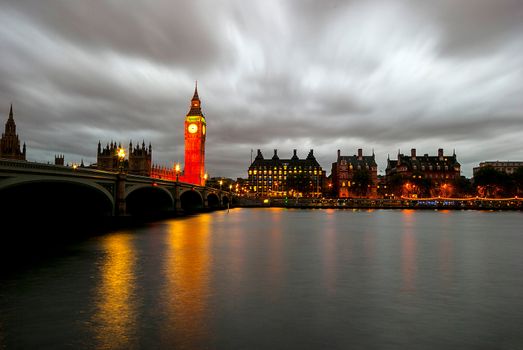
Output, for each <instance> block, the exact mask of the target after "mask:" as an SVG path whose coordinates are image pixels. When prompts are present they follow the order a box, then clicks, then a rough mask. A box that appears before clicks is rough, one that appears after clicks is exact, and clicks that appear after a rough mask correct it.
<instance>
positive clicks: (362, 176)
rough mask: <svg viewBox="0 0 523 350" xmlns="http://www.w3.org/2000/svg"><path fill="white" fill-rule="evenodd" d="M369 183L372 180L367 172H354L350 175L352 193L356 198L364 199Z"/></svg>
mask: <svg viewBox="0 0 523 350" xmlns="http://www.w3.org/2000/svg"><path fill="white" fill-rule="evenodd" d="M371 183H372V178H371V176H370V173H369V172H368V171H367V170H356V171H355V172H354V174H353V175H352V185H351V187H352V192H353V193H354V194H355V195H356V196H358V197H365V196H367V194H368V192H369V191H368V190H369V186H370V185H371Z"/></svg>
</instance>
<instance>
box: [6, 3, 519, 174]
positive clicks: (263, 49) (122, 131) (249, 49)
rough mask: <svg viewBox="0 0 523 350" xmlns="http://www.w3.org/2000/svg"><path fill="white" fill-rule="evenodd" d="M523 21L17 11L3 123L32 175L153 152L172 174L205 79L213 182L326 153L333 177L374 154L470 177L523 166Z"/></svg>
mask: <svg viewBox="0 0 523 350" xmlns="http://www.w3.org/2000/svg"><path fill="white" fill-rule="evenodd" d="M521 7H522V6H521V4H520V2H519V1H510V0H501V1H496V2H491V1H488V0H479V1H472V0H459V1H455V0H452V1H451V0H445V1H437V2H435V1H433V2H427V1H414V0H402V1H396V2H390V1H379V0H373V1H357V0H354V1H348V2H347V1H335V0H329V1H322V2H318V1H312V0H311V1H309V0H306V1H288V2H281V1H264V2H240V1H235V0H228V1H223V2H219V4H217V3H216V2H212V1H206V0H201V1H192V2H185V1H177V2H169V1H160V2H154V3H143V2H134V1H129V2H126V3H125V5H122V3H121V2H117V1H106V2H101V3H100V2H98V3H96V6H95V4H94V3H91V2H81V3H80V2H70V1H65V0H63V1H53V2H45V3H44V2H41V1H18V2H9V3H7V2H4V3H2V4H1V5H0V10H1V11H0V19H1V20H2V22H3V24H4V25H3V26H2V27H0V57H1V62H2V64H0V115H3V116H4V117H5V118H4V119H6V118H7V112H8V108H9V103H10V102H13V103H14V106H15V113H16V114H15V120H16V123H17V127H18V132H19V134H20V137H21V140H22V141H25V142H26V143H27V145H28V155H29V156H30V158H31V159H34V160H41V161H48V160H51V161H52V158H51V159H50V158H49V157H52V155H53V154H54V153H66V161H67V159H68V158H69V159H70V160H71V161H80V159H74V158H83V159H84V161H86V162H94V161H95V156H96V145H97V143H98V140H100V141H102V143H103V144H105V143H106V142H109V141H111V140H114V141H117V142H122V143H124V144H127V143H128V142H129V140H130V139H132V140H133V142H141V140H142V139H145V142H146V143H149V142H151V143H152V145H153V158H154V159H153V161H154V162H155V163H158V164H164V165H172V164H173V162H182V163H183V119H184V116H185V114H186V113H187V110H188V104H189V101H190V98H191V97H192V92H193V89H194V80H198V81H199V92H200V97H201V99H202V107H203V111H204V113H205V115H206V117H207V121H208V125H209V127H208V138H207V147H206V149H207V153H206V161H207V162H206V164H207V167H208V170H209V173H210V174H211V175H216V176H229V177H236V176H245V171H246V168H247V166H248V164H249V161H250V150H251V149H254V150H256V149H258V148H260V149H262V150H264V154H265V155H266V156H271V155H272V149H274V148H278V149H279V150H280V154H282V156H283V155H285V154H287V155H289V154H292V149H295V148H296V149H298V153H299V155H300V156H302V157H305V156H306V154H307V152H308V150H309V149H311V148H312V149H314V150H315V154H316V156H317V158H318V160H319V161H320V163H321V164H322V166H323V167H324V168H325V169H326V170H327V171H328V172H330V163H331V162H332V161H333V160H334V158H335V155H336V150H337V149H341V150H342V152H343V153H344V154H353V153H355V152H356V149H357V148H363V149H364V150H365V152H366V153H370V152H371V150H372V148H374V149H375V152H376V157H377V159H378V164H379V167H380V169H381V168H384V164H385V161H386V155H387V154H388V153H389V154H391V155H395V153H396V152H397V149H398V148H401V149H402V151H403V150H407V151H408V150H409V149H410V148H413V147H414V148H417V149H419V150H420V152H422V153H425V152H427V153H434V152H436V150H437V149H438V148H440V147H443V148H445V149H446V150H447V151H450V150H452V149H453V148H456V149H457V152H458V157H459V158H460V160H461V161H462V164H463V166H464V168H463V169H464V172H465V174H466V175H467V176H470V175H471V173H472V166H473V165H474V164H475V163H476V164H477V163H479V162H480V161H482V160H486V159H487V158H490V159H497V158H505V157H511V158H513V159H517V158H519V159H521V158H523V147H522V146H523V144H522V142H523V141H521V140H522V139H523V135H522V134H521V133H522V132H523V100H521V95H522V94H523V70H522V69H521V67H522V64H523V48H522V47H521V41H520V38H521V35H522V33H523V29H522V27H521V23H523V21H521V20H520V19H521ZM2 106H3V107H2ZM486 140H488V142H487V141H486ZM46 157H47V158H46ZM41 158H43V159H41Z"/></svg>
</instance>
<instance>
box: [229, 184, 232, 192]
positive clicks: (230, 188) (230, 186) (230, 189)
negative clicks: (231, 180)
mask: <svg viewBox="0 0 523 350" xmlns="http://www.w3.org/2000/svg"><path fill="white" fill-rule="evenodd" d="M231 191H232V184H231V185H229V192H231Z"/></svg>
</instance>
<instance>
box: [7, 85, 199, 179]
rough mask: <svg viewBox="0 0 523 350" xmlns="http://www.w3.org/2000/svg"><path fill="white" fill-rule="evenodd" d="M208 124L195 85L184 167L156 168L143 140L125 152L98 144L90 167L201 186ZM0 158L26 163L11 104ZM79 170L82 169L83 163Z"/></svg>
mask: <svg viewBox="0 0 523 350" xmlns="http://www.w3.org/2000/svg"><path fill="white" fill-rule="evenodd" d="M206 128H207V123H206V120H205V117H204V115H203V113H202V110H201V101H200V98H199V96H198V85H196V86H195V89H194V94H193V97H192V99H191V102H190V105H189V112H188V113H187V115H186V116H185V121H184V135H185V166H184V169H183V170H182V169H181V168H180V165H179V164H177V165H175V166H173V167H172V168H169V167H163V166H157V165H154V164H153V163H152V152H153V149H152V145H151V143H149V144H148V145H147V146H146V144H145V141H144V140H143V141H142V143H141V144H139V143H137V144H135V145H133V142H132V141H130V142H129V147H128V148H127V150H126V149H125V148H124V147H122V144H121V143H118V144H117V143H116V142H113V141H111V142H110V143H107V144H106V145H105V146H102V142H101V141H98V149H97V153H96V163H95V164H92V165H89V168H94V169H98V170H105V171H111V172H118V171H125V172H126V173H128V174H132V175H140V176H147V177H153V178H158V179H165V180H173V181H183V182H186V183H191V184H195V185H200V186H203V185H205V181H206V179H207V175H206V172H205V138H206V132H207V129H206ZM0 158H3V159H13V160H22V161H25V160H26V145H25V143H24V144H23V146H22V147H20V139H19V138H18V134H17V133H16V124H15V121H14V114H13V105H11V107H10V110H9V116H8V119H7V122H6V124H5V132H4V133H2V138H1V140H0ZM55 165H64V156H63V155H55ZM80 167H85V166H84V164H83V161H82V164H81V165H80Z"/></svg>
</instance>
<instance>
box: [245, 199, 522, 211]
mask: <svg viewBox="0 0 523 350" xmlns="http://www.w3.org/2000/svg"><path fill="white" fill-rule="evenodd" d="M239 206H241V207H278V208H299V209H454V210H464V209H466V210H523V200H522V199H521V198H505V199H492V198H467V199H457V198H427V199H369V198H347V199H325V198H298V199H296V198H287V199H286V198H271V199H253V198H249V199H248V200H243V199H241V200H240V201H239Z"/></svg>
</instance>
